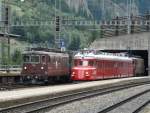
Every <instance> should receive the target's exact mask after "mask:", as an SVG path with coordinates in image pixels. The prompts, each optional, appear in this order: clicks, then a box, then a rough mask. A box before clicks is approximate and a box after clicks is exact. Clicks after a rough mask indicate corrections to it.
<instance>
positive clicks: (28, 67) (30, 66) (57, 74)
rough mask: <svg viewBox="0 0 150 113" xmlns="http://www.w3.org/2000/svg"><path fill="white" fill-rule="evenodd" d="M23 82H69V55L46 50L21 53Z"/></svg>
mask: <svg viewBox="0 0 150 113" xmlns="http://www.w3.org/2000/svg"><path fill="white" fill-rule="evenodd" d="M23 60H24V63H23V68H22V72H21V75H22V79H23V81H24V82H37V81H42V82H49V81H56V80H64V81H65V80H69V78H70V67H69V54H68V53H64V52H60V51H56V50H52V49H51V50H50V49H49V50H48V49H46V50H45V49H32V50H30V51H25V52H24V53H23Z"/></svg>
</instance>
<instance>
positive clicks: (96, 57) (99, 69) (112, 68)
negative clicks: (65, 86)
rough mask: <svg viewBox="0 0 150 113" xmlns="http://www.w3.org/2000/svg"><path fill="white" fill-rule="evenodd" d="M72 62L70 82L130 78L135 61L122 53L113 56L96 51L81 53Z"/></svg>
mask: <svg viewBox="0 0 150 113" xmlns="http://www.w3.org/2000/svg"><path fill="white" fill-rule="evenodd" d="M136 59H138V58H136ZM73 62H74V66H73V67H72V74H71V78H72V80H97V79H107V78H121V77H131V76H134V75H135V70H136V69H135V67H136V65H135V60H133V58H131V57H127V56H126V55H125V54H123V53H118V54H115V55H114V54H112V53H104V52H96V51H81V52H79V53H77V54H76V55H75V56H74V61H73ZM143 65H144V64H143ZM141 67H142V66H141Z"/></svg>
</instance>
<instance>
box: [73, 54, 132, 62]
mask: <svg viewBox="0 0 150 113" xmlns="http://www.w3.org/2000/svg"><path fill="white" fill-rule="evenodd" d="M74 59H105V60H115V61H116V60H117V61H118V60H119V61H132V58H130V57H128V56H124V55H123V54H120V55H113V54H112V53H103V52H101V53H99V54H94V53H93V52H90V53H81V52H79V53H77V54H76V55H75V56H74Z"/></svg>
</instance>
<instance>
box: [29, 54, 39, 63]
mask: <svg viewBox="0 0 150 113" xmlns="http://www.w3.org/2000/svg"><path fill="white" fill-rule="evenodd" d="M31 62H32V63H39V62H40V57H39V56H38V55H32V56H31Z"/></svg>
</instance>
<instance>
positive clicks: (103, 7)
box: [102, 0, 105, 20]
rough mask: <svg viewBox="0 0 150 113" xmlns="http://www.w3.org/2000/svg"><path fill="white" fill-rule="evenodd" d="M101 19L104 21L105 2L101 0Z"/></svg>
mask: <svg viewBox="0 0 150 113" xmlns="http://www.w3.org/2000/svg"><path fill="white" fill-rule="evenodd" d="M102 19H103V20H105V0H102Z"/></svg>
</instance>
